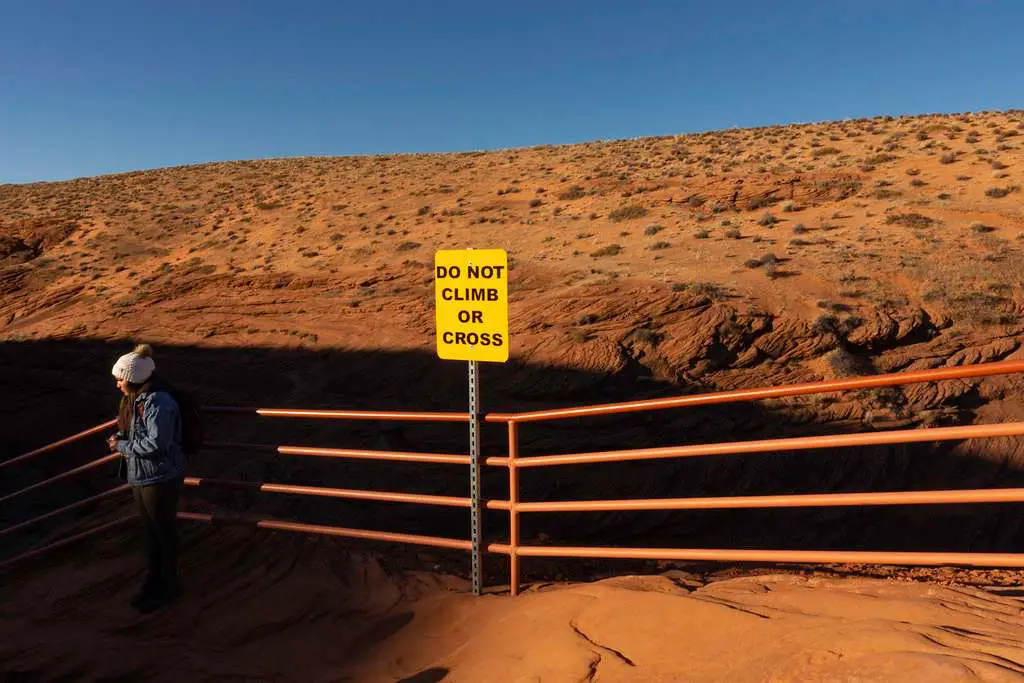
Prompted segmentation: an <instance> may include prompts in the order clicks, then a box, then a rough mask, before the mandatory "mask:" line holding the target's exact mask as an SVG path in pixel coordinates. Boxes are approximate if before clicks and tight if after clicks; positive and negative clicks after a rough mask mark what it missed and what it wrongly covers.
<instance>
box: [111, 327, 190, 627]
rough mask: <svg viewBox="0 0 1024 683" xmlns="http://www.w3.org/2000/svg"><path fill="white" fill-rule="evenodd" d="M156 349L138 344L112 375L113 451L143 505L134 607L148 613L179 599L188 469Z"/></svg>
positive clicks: (175, 409)
mask: <svg viewBox="0 0 1024 683" xmlns="http://www.w3.org/2000/svg"><path fill="white" fill-rule="evenodd" d="M155 370H156V363H155V362H154V361H153V349H152V348H150V346H149V345H148V344H140V345H138V346H136V347H135V350H134V351H132V352H131V353H128V354H125V355H123V356H121V357H120V358H118V359H117V362H116V363H115V364H114V368H113V371H112V372H113V375H114V378H115V379H116V380H117V388H118V389H120V390H121V393H122V394H123V396H122V397H121V406H120V410H119V411H118V418H117V426H118V433H117V434H115V435H114V436H111V437H110V439H109V440H108V445H109V446H110V450H111V452H117V453H120V454H121V455H123V456H124V459H123V460H122V462H121V470H122V472H124V473H125V475H126V476H125V478H126V479H127V482H128V484H129V485H131V487H132V492H133V493H134V495H135V501H136V502H137V503H138V506H139V517H140V518H141V520H142V528H143V534H144V536H145V540H146V555H147V560H148V569H147V572H146V578H145V581H144V582H143V584H142V588H141V590H140V591H139V593H138V595H136V596H135V598H133V599H132V606H133V607H135V608H136V609H138V610H139V611H143V612H148V611H151V610H153V609H156V608H157V607H160V606H161V605H162V604H164V603H166V602H169V601H171V600H173V599H174V598H176V597H177V596H178V595H179V594H180V593H181V587H180V584H179V583H178V534H177V512H178V493H179V491H180V490H181V484H182V478H183V477H184V474H185V456H184V453H183V451H182V430H181V411H180V409H179V407H178V404H177V403H176V402H175V400H174V397H173V396H172V395H171V393H170V392H169V387H167V386H166V385H164V384H162V383H161V382H160V380H159V378H158V377H157V376H156V374H155Z"/></svg>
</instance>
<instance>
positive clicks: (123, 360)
mask: <svg viewBox="0 0 1024 683" xmlns="http://www.w3.org/2000/svg"><path fill="white" fill-rule="evenodd" d="M154 370H156V363H155V362H154V361H153V349H152V348H151V347H150V346H149V344H139V345H138V346H136V347H135V350H134V351H132V352H131V353H126V354H124V355H123V356H121V357H120V358H118V359H117V362H116V363H114V369H113V370H111V372H112V373H113V375H114V377H116V378H117V379H123V380H127V381H128V382H130V383H132V384H143V383H144V382H145V381H146V380H147V379H149V378H150V377H151V376H152V375H153V371H154Z"/></svg>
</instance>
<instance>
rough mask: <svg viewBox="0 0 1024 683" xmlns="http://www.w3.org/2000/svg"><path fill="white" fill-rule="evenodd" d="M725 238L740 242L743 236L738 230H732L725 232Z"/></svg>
mask: <svg viewBox="0 0 1024 683" xmlns="http://www.w3.org/2000/svg"><path fill="white" fill-rule="evenodd" d="M725 236H726V237H728V238H729V239H733V240H738V239H739V238H740V237H742V236H743V234H742V233H741V232H740V231H739V230H738V229H737V228H730V229H729V230H726V231H725Z"/></svg>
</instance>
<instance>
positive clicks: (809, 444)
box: [486, 422, 1024, 467]
mask: <svg viewBox="0 0 1024 683" xmlns="http://www.w3.org/2000/svg"><path fill="white" fill-rule="evenodd" d="M1021 435H1024V422H1006V423H1000V424H988V425H968V426H965V427H937V428H933V429H904V430H893V431H888V432H872V433H870V434H840V435H830V436H801V437H793V438H786V439H764V440H761V441H731V442H730V441H727V442H725V443H715V444H697V445H693V446H666V447H661V448H636V449H632V450H623V451H599V452H593V453H568V454H565V455H538V456H532V457H529V458H518V459H517V460H516V462H515V464H516V467H550V466H554V465H583V464H594V463H602V462H622V461H626V460H656V459H660V458H686V457H696V456H705V455H740V454H745V453H773V452H777V451H802V450H814V449H822V448H841V447H848V446H888V445H894V444H904V443H922V442H926V441H963V440H965V439H975V438H988V437H995V436H1021ZM486 462H487V464H488V465H502V466H508V464H509V459H508V458H495V457H492V458H487V461H486Z"/></svg>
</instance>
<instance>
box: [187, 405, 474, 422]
mask: <svg viewBox="0 0 1024 683" xmlns="http://www.w3.org/2000/svg"><path fill="white" fill-rule="evenodd" d="M204 410H205V411H207V412H211V413H237V414H242V415H259V416H260V417H304V418H314V419H320V420H382V421H390V422H469V414H468V413H441V412H439V413H430V412H418V413H417V412H400V411H387V410H291V409H288V408H236V407H232V406H211V407H209V408H205V409H204Z"/></svg>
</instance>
